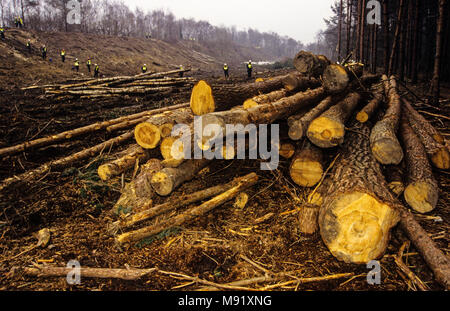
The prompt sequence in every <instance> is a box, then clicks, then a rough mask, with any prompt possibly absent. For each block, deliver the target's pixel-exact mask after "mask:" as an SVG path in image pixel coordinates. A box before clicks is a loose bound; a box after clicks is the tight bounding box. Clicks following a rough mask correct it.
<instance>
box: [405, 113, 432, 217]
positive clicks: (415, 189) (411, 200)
mask: <svg viewBox="0 0 450 311" xmlns="http://www.w3.org/2000/svg"><path fill="white" fill-rule="evenodd" d="M400 129H401V137H402V142H403V145H404V147H405V153H406V166H407V171H408V174H407V186H406V189H405V192H404V197H405V200H406V202H407V203H408V205H409V206H411V207H412V208H413V209H414V210H415V211H417V212H419V213H427V212H430V211H432V210H433V209H434V208H435V207H436V204H437V201H438V197H439V188H438V185H437V182H436V179H435V178H434V176H433V171H432V169H431V165H430V163H429V162H428V157H427V154H426V152H425V148H424V146H423V145H422V143H421V141H420V139H419V138H418V137H417V136H416V134H415V133H414V131H413V129H412V128H411V127H410V126H409V124H408V120H407V119H406V117H405V116H403V117H402V120H401V128H400Z"/></svg>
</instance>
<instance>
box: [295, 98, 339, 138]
mask: <svg viewBox="0 0 450 311" xmlns="http://www.w3.org/2000/svg"><path fill="white" fill-rule="evenodd" d="M337 99H338V98H337V97H333V96H328V97H327V98H325V99H324V100H322V101H321V102H320V103H319V104H318V105H317V106H316V107H314V108H313V109H311V110H310V111H309V112H308V113H306V114H303V113H300V114H296V115H293V116H290V117H289V118H288V125H289V138H290V139H292V140H300V139H302V138H303V137H304V136H305V134H306V130H307V129H308V127H309V125H310V124H311V122H312V121H313V120H314V119H316V118H317V117H319V116H320V115H321V114H322V113H323V112H324V111H325V110H327V109H328V108H330V107H331V106H332V105H333V104H335V103H336V101H337Z"/></svg>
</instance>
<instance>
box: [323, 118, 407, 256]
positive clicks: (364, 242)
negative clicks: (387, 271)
mask: <svg viewBox="0 0 450 311" xmlns="http://www.w3.org/2000/svg"><path fill="white" fill-rule="evenodd" d="M366 124H367V123H364V124H362V123H358V122H354V124H352V126H353V128H354V129H355V131H352V132H349V133H348V138H347V139H346V142H345V144H344V146H343V147H342V153H341V156H340V158H339V159H338V161H337V162H336V163H335V166H334V168H333V171H332V173H331V180H330V187H329V189H328V193H327V195H326V197H325V199H324V202H323V205H322V208H321V209H320V214H319V225H320V234H321V236H322V239H323V241H324V242H325V244H326V245H327V247H328V249H329V250H330V251H331V253H332V254H333V255H334V256H335V257H336V258H338V259H339V260H343V261H345V262H348V263H350V262H351V263H361V264H362V263H364V264H366V263H367V262H369V261H370V260H373V259H376V258H379V257H380V256H381V255H383V253H384V251H385V249H386V247H387V245H388V242H389V232H390V229H391V228H392V227H393V226H395V225H396V224H397V222H398V220H399V213H398V210H397V205H398V202H397V201H396V200H395V198H394V197H393V196H392V195H391V193H390V192H389V189H388V186H387V184H386V181H385V179H384V177H383V174H382V172H381V168H380V165H379V164H378V163H377V161H376V160H375V158H374V157H373V155H372V153H371V151H370V146H369V141H368V139H367V137H368V135H369V133H370V129H369V127H368V126H367V125H366Z"/></svg>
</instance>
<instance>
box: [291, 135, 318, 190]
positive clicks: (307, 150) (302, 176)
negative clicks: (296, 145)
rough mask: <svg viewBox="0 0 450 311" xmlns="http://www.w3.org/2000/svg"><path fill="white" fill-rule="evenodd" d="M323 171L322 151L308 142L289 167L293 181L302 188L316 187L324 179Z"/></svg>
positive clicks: (298, 151) (297, 152)
mask: <svg viewBox="0 0 450 311" xmlns="http://www.w3.org/2000/svg"><path fill="white" fill-rule="evenodd" d="M323 171H324V168H323V154H322V150H320V149H319V148H317V147H316V146H314V145H313V144H311V143H310V142H308V141H307V142H306V143H305V145H304V146H303V147H302V148H301V149H299V150H297V151H296V154H295V155H294V158H293V160H292V162H291V165H290V167H289V174H290V176H291V178H292V180H293V181H294V182H295V183H296V184H297V185H299V186H302V187H312V186H314V185H316V184H317V183H318V182H319V181H320V179H321V178H322V174H323Z"/></svg>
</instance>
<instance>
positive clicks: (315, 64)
mask: <svg viewBox="0 0 450 311" xmlns="http://www.w3.org/2000/svg"><path fill="white" fill-rule="evenodd" d="M293 63H294V67H295V69H297V71H298V72H299V73H301V74H303V75H305V76H309V77H316V78H317V77H319V76H321V75H322V74H323V72H324V70H325V68H326V67H327V66H328V65H330V64H331V62H330V61H329V60H328V59H327V58H326V57H325V56H323V55H315V54H313V53H310V52H306V51H300V52H298V53H297V55H295V57H294V60H293Z"/></svg>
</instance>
